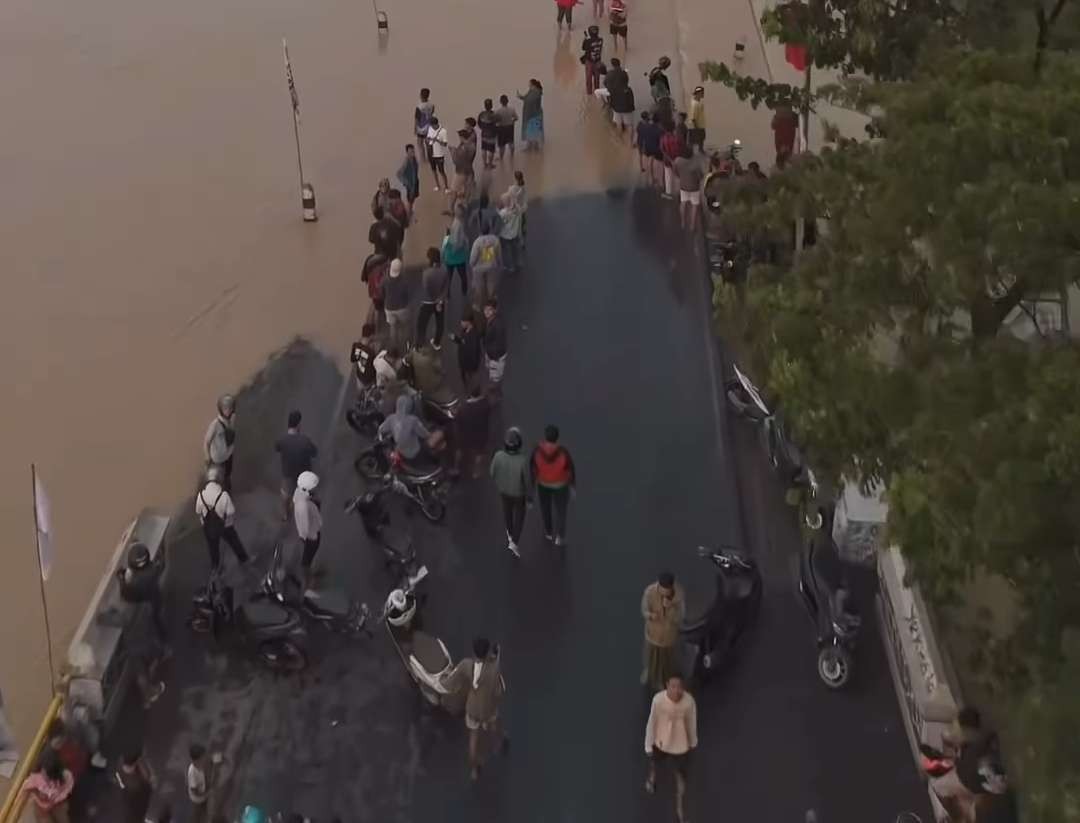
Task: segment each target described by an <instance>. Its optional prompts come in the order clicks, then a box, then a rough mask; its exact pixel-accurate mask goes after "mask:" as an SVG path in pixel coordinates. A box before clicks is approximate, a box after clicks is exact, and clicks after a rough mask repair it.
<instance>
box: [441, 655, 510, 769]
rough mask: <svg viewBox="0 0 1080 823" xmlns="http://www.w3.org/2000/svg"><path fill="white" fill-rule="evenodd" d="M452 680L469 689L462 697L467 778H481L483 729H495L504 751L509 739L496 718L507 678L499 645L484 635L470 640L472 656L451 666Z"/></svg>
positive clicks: (458, 685)
mask: <svg viewBox="0 0 1080 823" xmlns="http://www.w3.org/2000/svg"><path fill="white" fill-rule="evenodd" d="M451 683H454V684H456V687H457V688H465V689H468V694H467V696H466V698H465V728H467V729H468V730H469V768H470V775H469V776H470V778H471V779H472V780H473V781H475V780H477V779H479V777H480V766H481V758H480V742H481V736H482V734H483V733H484V732H496V733H497V734H498V735H499V737H500V746H501V749H502V750H503V751H506V749H507V747H508V746H509V743H510V739H509V738H508V737H507V736H506V733H505V732H504V731H503V728H502V724H501V722H500V720H499V706H500V705H501V704H502V698H503V695H504V694H506V681H505V680H504V679H503V676H502V670H501V669H500V667H499V648H498V646H492V644H491V641H490V640H488V639H487V638H486V637H477V638H476V639H474V640H473V656H472V657H466V658H465V659H464V660H462V661H461V662H460V663H458V664H457V667H456V668H455V669H454V673H453V674H452V675H451Z"/></svg>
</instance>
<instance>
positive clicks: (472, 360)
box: [450, 309, 483, 394]
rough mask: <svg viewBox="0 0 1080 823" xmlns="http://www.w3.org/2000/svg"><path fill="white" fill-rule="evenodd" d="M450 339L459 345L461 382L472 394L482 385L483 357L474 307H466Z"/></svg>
mask: <svg viewBox="0 0 1080 823" xmlns="http://www.w3.org/2000/svg"><path fill="white" fill-rule="evenodd" d="M450 339H451V340H452V341H454V343H456V344H457V347H458V368H459V369H460V371H461V384H462V386H463V387H464V388H465V391H466V392H468V393H470V394H471V393H472V390H473V389H474V388H476V387H478V386H479V385H480V382H479V379H478V376H479V373H480V363H481V359H482V357H483V347H482V345H483V344H482V340H481V337H480V330H479V329H478V328H477V327H476V315H475V314H474V313H473V311H472V309H466V310H465V311H464V312H462V315H461V325H460V327H459V328H458V331H457V334H452V335H450Z"/></svg>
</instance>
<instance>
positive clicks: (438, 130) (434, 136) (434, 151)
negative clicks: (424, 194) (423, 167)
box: [427, 116, 450, 192]
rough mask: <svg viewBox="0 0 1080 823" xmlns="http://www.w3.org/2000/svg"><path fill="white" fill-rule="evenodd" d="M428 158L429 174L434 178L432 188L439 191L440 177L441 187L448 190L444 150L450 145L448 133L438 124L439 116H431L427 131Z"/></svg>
mask: <svg viewBox="0 0 1080 823" xmlns="http://www.w3.org/2000/svg"><path fill="white" fill-rule="evenodd" d="M427 145H428V158H429V160H430V162H431V174H432V177H434V178H435V186H434V189H435V191H436V192H438V191H439V179H440V178H442V187H443V189H444V190H445V191H450V183H449V182H447V180H446V150H447V148H448V147H449V146H450V135H449V134H448V133H447V131H446V129H445V128H443V126H442V125H440V124H439V118H438V117H435V116H432V118H431V125H430V126H428V131H427Z"/></svg>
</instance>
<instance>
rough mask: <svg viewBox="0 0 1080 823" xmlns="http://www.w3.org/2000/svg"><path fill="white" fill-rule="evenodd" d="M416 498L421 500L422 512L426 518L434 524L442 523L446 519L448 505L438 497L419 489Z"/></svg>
mask: <svg viewBox="0 0 1080 823" xmlns="http://www.w3.org/2000/svg"><path fill="white" fill-rule="evenodd" d="M416 496H417V497H418V498H419V499H420V511H421V512H423V513H424V517H426V518H427V519H428V520H430V521H431V522H432V523H441V522H442V521H443V518H444V517H446V504H445V503H444V502H443V501H442V500H440V499H439V497H438V495H436V494H433V493H432V492H431V491H425V490H424V489H417V490H416Z"/></svg>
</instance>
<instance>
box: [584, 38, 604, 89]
mask: <svg viewBox="0 0 1080 823" xmlns="http://www.w3.org/2000/svg"><path fill="white" fill-rule="evenodd" d="M603 59H604V38H603V37H601V36H600V27H599V26H589V30H588V33H587V34H586V35H585V39H584V40H582V41H581V64H582V65H583V66H584V67H585V93H586V94H592V93H593V92H594V91H596V90H597V89H598V88H600V64H601V63H602V62H603Z"/></svg>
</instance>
